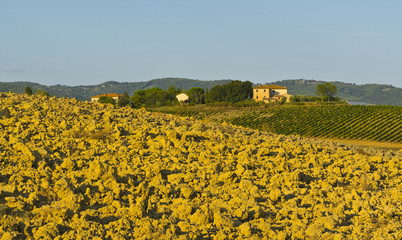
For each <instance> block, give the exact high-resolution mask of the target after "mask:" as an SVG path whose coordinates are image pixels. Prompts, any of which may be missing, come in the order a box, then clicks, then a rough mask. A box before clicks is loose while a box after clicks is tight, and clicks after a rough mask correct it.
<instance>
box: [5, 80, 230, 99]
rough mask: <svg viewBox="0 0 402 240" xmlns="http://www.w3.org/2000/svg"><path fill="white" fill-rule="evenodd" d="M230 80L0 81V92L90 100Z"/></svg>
mask: <svg viewBox="0 0 402 240" xmlns="http://www.w3.org/2000/svg"><path fill="white" fill-rule="evenodd" d="M230 81H231V80H215V81H201V80H193V79H187V78H160V79H154V80H150V81H147V82H113V81H109V82H105V83H102V84H98V85H88V86H74V87H71V86H66V85H53V86H45V85H41V84H37V83H32V82H0V92H9V91H11V92H14V93H23V92H24V90H25V88H26V87H27V86H29V87H31V88H32V90H33V92H34V93H35V91H36V90H37V89H42V90H45V91H46V92H48V93H49V94H50V95H51V96H57V97H69V98H76V99H79V100H90V98H91V96H94V95H98V94H102V93H120V94H123V93H124V92H127V93H128V95H129V96H132V95H134V92H135V91H138V90H142V89H148V88H153V87H158V88H161V89H164V90H166V89H168V88H169V87H170V86H174V87H175V88H180V89H190V88H192V87H201V88H204V89H206V88H212V87H213V86H215V85H219V84H225V83H228V82H230Z"/></svg>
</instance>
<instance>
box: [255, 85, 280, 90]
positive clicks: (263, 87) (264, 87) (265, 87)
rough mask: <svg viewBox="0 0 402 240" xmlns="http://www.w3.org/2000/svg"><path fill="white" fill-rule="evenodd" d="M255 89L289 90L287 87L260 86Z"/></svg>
mask: <svg viewBox="0 0 402 240" xmlns="http://www.w3.org/2000/svg"><path fill="white" fill-rule="evenodd" d="M254 88H255V89H268V88H269V89H287V87H282V86H278V85H260V86H257V87H254Z"/></svg>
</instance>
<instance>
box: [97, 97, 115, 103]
mask: <svg viewBox="0 0 402 240" xmlns="http://www.w3.org/2000/svg"><path fill="white" fill-rule="evenodd" d="M98 102H99V103H104V104H112V105H114V104H116V102H115V101H114V99H113V98H112V97H106V96H102V97H100V98H99V100H98Z"/></svg>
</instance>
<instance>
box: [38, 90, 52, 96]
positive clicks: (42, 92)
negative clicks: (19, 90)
mask: <svg viewBox="0 0 402 240" xmlns="http://www.w3.org/2000/svg"><path fill="white" fill-rule="evenodd" d="M35 94H36V95H38V96H46V97H48V96H49V93H47V92H46V91H45V90H40V89H38V90H36V93H35Z"/></svg>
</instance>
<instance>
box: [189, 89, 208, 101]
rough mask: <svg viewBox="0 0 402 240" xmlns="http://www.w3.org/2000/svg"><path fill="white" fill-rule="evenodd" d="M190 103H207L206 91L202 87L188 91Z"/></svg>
mask: <svg viewBox="0 0 402 240" xmlns="http://www.w3.org/2000/svg"><path fill="white" fill-rule="evenodd" d="M187 95H188V98H189V100H190V103H194V104H202V103H205V95H204V89H203V88H200V87H193V88H190V90H188V91H187Z"/></svg>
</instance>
